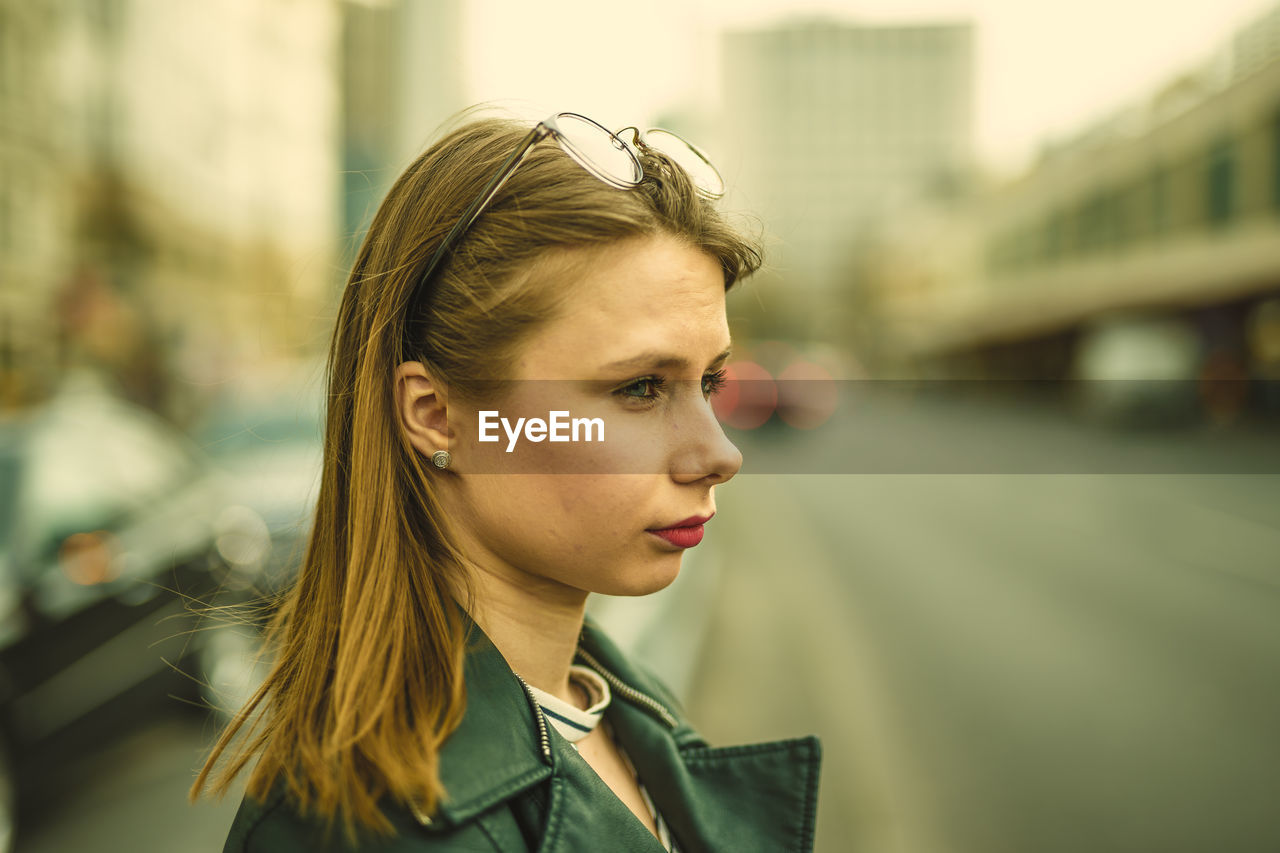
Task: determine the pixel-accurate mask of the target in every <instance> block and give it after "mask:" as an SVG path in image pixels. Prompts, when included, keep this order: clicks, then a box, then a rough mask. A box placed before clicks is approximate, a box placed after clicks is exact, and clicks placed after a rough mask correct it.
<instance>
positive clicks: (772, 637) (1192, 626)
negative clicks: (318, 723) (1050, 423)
mask: <svg viewBox="0 0 1280 853" xmlns="http://www.w3.org/2000/svg"><path fill="white" fill-rule="evenodd" d="M935 415H936V410H929V414H928V415H927V420H928V422H929V423H932V424H936V423H937V421H936V418H935ZM879 417H880V420H879V421H877V423H880V424H882V425H883V426H885V429H886V430H887V432H889V433H893V434H900V433H907V434H913V433H912V431H913V430H919V429H920V428H921V423H920V422H919V420H918V419H919V418H920V417H925V415H921V414H920V413H918V412H916V410H914V409H903V410H901V411H899V412H897V414H895V415H893V417H894V418H897V419H899V421H900V423H897V425H896V426H895V424H894V423H891V422H890V421H891V419H889V416H888V415H883V414H882V415H881V416H879ZM913 418H915V419H916V420H912V419H913ZM987 423H988V428H989V432H988V436H989V441H990V443H991V445H992V446H993V447H1000V446H1006V445H1007V446H1011V447H1021V446H1025V445H1027V444H1028V443H1034V442H1029V439H1028V438H1027V431H1028V430H1035V429H1037V428H1038V427H1036V426H1035V425H1034V422H1033V421H1030V420H1028V419H1026V418H1022V417H1020V416H1018V415H1016V414H1011V413H1005V414H1002V415H992V416H991V417H989V418H988V419H987ZM934 428H935V429H936V426H935V427H934ZM1080 429H1081V431H1079V433H1078V434H1077V435H1076V436H1075V438H1074V440H1075V441H1077V442H1078V443H1082V444H1083V443H1089V442H1094V443H1104V444H1105V443H1106V442H1109V441H1112V440H1113V439H1114V440H1123V441H1131V438H1126V437H1123V436H1121V437H1120V438H1114V437H1111V436H1110V434H1108V433H1106V432H1103V431H1085V430H1083V428H1080ZM1195 435H1196V433H1188V434H1187V437H1186V442H1187V445H1188V447H1189V448H1192V449H1189V450H1188V451H1187V452H1188V453H1195V452H1200V451H1198V450H1195V449H1194V448H1198V447H1201V446H1202V445H1201V443H1197V441H1196V440H1195ZM766 440H768V439H764V438H761V439H759V441H766ZM1234 446H1235V447H1236V449H1237V456H1238V455H1239V453H1240V452H1243V451H1240V450H1239V448H1241V447H1245V448H1247V447H1249V446H1253V445H1249V444H1248V443H1247V442H1244V443H1237V444H1235V445H1234ZM1256 446H1257V447H1259V448H1265V447H1266V445H1265V443H1257V444H1256ZM743 449H744V454H746V455H747V457H748V459H750V458H751V453H752V452H753V448H752V447H751V446H744V448H743ZM761 452H767V451H761ZM1205 452H1206V453H1207V452H1210V451H1205ZM1212 452H1217V451H1212ZM1259 452H1260V453H1264V455H1265V450H1260V451H1259ZM1233 458H1235V457H1233ZM1193 467H1194V466H1193ZM1203 467H1205V468H1206V469H1207V468H1208V467H1209V466H1203ZM1259 468H1260V470H1265V471H1271V472H1274V471H1275V470H1276V468H1275V467H1274V460H1273V459H1271V458H1268V459H1266V460H1265V461H1263V462H1260V464H1259ZM1230 470H1233V471H1234V470H1236V469H1235V468H1232V469H1230ZM717 505H718V512H717V517H716V519H715V520H714V521H713V522H711V523H710V524H709V525H708V527H707V544H709V545H712V546H713V547H714V548H715V549H717V551H718V552H719V556H720V558H721V565H722V569H721V571H720V590H719V593H718V595H717V596H716V598H715V601H716V606H715V607H714V611H713V612H711V613H709V614H708V619H709V620H710V624H709V630H708V631H707V634H706V636H707V640H706V643H705V645H704V647H703V649H702V653H701V656H700V660H699V662H698V665H697V666H696V667H695V668H694V670H693V676H692V684H691V693H690V701H689V709H688V710H689V712H690V714H691V716H692V718H693V720H694V721H695V723H696V724H698V725H699V726H700V728H701V729H702V730H703V731H704V733H705V734H706V735H707V736H708V738H709V739H710V740H711V741H712V743H713V744H716V745H728V744H731V743H741V742H748V741H758V740H773V739H779V738H784V737H791V736H797V735H803V734H809V733H816V734H818V735H820V736H821V738H822V741H823V748H824V765H823V766H824V770H823V779H822V785H823V787H822V792H821V796H820V799H819V821H818V836H817V846H818V849H819V850H820V851H824V853H840V852H841V851H875V853H882V852H883V853H948V851H955V853H1000V851H1037V853H1043V852H1044V851H1086V850H1087V851H1138V852H1139V853H1142V852H1143V851H1159V853H1172V852H1173V851H1205V850H1214V851H1255V850H1257V851H1263V850H1276V849H1280V821H1278V820H1277V819H1276V817H1275V802H1276V800H1277V797H1278V796H1280V730H1278V729H1277V724H1276V721H1277V720H1280V678H1277V664H1280V559H1277V555H1278V554H1280V475H1277V474H1275V473H1263V474H1240V473H1230V474H1225V473H1224V474H1215V473H1198V474H1141V473H1090V474H1063V473H1035V472H1028V473H1001V474H980V473H968V474H937V473H934V474H930V473H912V474H897V473H876V474H851V473H844V474H840V473H837V474H830V475H822V474H814V473H810V474H795V475H788V474H774V473H770V474H751V473H743V474H741V475H739V476H738V477H737V478H736V479H735V480H734V481H732V482H731V483H728V484H726V485H725V486H724V487H723V488H722V489H718V490H717ZM691 565H695V566H696V563H692V564H691ZM209 734H210V732H208V731H206V730H205V729H204V728H202V726H201V725H200V724H199V722H198V721H197V720H193V718H192V717H190V716H189V715H179V716H175V717H172V718H168V717H165V718H161V719H159V720H158V721H157V723H156V724H155V725H154V726H152V727H151V728H149V729H143V730H142V731H141V732H140V733H138V734H137V735H135V736H134V737H133V738H131V739H130V740H128V741H125V742H123V743H119V744H115V745H112V746H109V747H106V748H104V750H103V753H102V755H100V756H89V757H86V760H85V766H84V767H83V768H76V769H75V772H73V773H69V774H68V777H69V778H68V793H67V796H66V799H65V800H64V801H63V803H62V804H61V806H60V808H59V809H58V810H56V811H51V812H48V813H46V814H45V815H44V816H43V817H41V818H40V820H39V822H38V823H30V824H29V825H28V826H27V827H25V830H26V832H25V835H24V837H23V840H22V843H21V845H20V849H22V850H27V851H32V853H53V851H65V850H121V851H125V850H127V851H135V853H143V851H152V850H154V851H167V853H172V851H188V850H190V851H196V850H217V849H220V845H221V843H222V840H223V838H224V837H225V831H226V826H227V825H228V823H229V822H230V819H231V815H232V814H233V812H234V809H235V803H234V802H231V801H228V802H227V803H224V804H222V805H219V806H212V805H201V806H197V807H189V806H186V805H185V799H184V798H185V791H186V787H187V786H188V785H189V782H190V779H191V772H192V770H193V769H194V768H195V767H196V766H197V765H198V760H199V759H198V756H199V749H200V748H201V746H202V744H204V743H205V742H206V738H207V737H208V736H209ZM236 799H238V797H237V798H236Z"/></svg>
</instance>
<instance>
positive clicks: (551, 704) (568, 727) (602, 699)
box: [529, 664, 680, 853]
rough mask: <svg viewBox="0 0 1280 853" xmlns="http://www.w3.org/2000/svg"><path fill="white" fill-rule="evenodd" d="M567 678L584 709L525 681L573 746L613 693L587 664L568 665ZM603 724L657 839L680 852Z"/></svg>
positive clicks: (589, 730)
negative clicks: (587, 702)
mask: <svg viewBox="0 0 1280 853" xmlns="http://www.w3.org/2000/svg"><path fill="white" fill-rule="evenodd" d="M569 680H570V681H571V682H572V683H574V684H576V685H578V686H579V687H581V688H582V689H583V691H584V692H585V693H586V694H587V696H589V697H590V703H591V704H590V705H589V706H588V707H587V709H586V710H585V711H584V710H583V709H581V708H579V707H578V706H576V705H572V704H570V703H568V702H566V701H564V700H563V699H560V698H558V697H556V696H552V695H551V694H550V693H547V692H545V691H543V690H539V689H538V688H536V687H534V686H533V685H532V684H530V685H529V690H530V691H531V692H532V693H533V696H534V698H535V699H537V700H538V705H539V706H541V708H542V713H543V714H545V715H546V717H547V721H548V722H550V723H551V725H552V727H554V728H555V730H556V731H557V732H559V733H560V735H561V736H562V737H563V738H564V739H565V740H567V741H569V743H570V745H572V746H573V748H574V749H577V748H578V743H577V742H578V741H580V740H582V739H583V738H584V737H586V736H587V735H589V734H591V733H592V732H593V731H595V729H596V726H598V725H600V724H601V723H602V722H603V721H604V711H605V708H608V707H609V702H610V700H611V699H612V698H613V694H612V693H610V691H609V682H607V681H605V680H604V679H603V678H601V677H600V675H599V673H597V672H596V671H595V670H593V669H591V668H589V667H585V666H580V665H578V664H574V665H573V666H571V667H569ZM604 728H605V732H606V733H608V734H609V737H610V740H612V741H613V744H614V746H615V747H616V748H617V750H618V753H619V754H620V755H621V756H622V760H623V762H624V763H625V764H626V765H627V769H629V770H630V771H631V775H632V776H634V777H635V780H636V785H637V786H638V787H639V788H640V797H641V798H642V799H643V800H644V804H645V807H646V808H648V809H649V814H650V816H652V817H653V823H654V826H655V827H656V828H657V830H658V841H660V842H661V843H662V846H663V847H664V848H666V849H667V850H668V851H670V853H680V848H679V847H678V846H676V843H675V840H674V839H673V838H672V837H671V830H670V829H669V828H668V827H667V824H666V821H664V820H663V819H662V815H661V814H659V813H658V808H657V806H655V805H654V802H653V798H652V797H650V796H649V792H648V791H647V790H645V787H644V785H643V784H642V783H641V782H640V776H639V774H638V773H636V768H635V765H634V764H632V763H631V758H630V756H628V755H627V753H626V751H625V750H623V748H622V744H620V743H618V740H617V738H615V737H613V734H612V732H611V731H610V729H609V724H608V723H607V722H606V723H604Z"/></svg>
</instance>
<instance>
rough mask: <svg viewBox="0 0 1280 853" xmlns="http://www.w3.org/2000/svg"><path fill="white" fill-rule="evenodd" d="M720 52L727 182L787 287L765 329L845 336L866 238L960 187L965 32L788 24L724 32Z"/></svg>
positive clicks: (968, 52)
mask: <svg viewBox="0 0 1280 853" xmlns="http://www.w3.org/2000/svg"><path fill="white" fill-rule="evenodd" d="M722 57H723V60H722V62H723V68H722V73H723V90H724V104H725V110H726V115H725V122H724V124H725V130H726V138H725V140H724V148H725V152H726V156H725V163H726V170H727V173H728V177H729V185H730V187H733V188H735V190H736V192H737V196H736V198H737V200H738V201H739V203H740V204H741V206H742V207H744V208H746V209H749V210H753V211H755V212H757V213H758V214H759V215H760V216H761V217H762V218H763V219H764V221H765V222H767V223H768V232H769V237H770V244H769V247H768V250H769V269H768V270H767V271H766V272H765V275H764V278H765V279H766V280H774V281H779V282H785V290H786V292H787V293H788V298H787V300H786V303H785V304H782V305H779V306H777V311H776V316H775V317H774V318H773V322H775V323H777V324H778V325H779V326H780V327H781V328H778V329H772V330H769V331H772V332H780V333H783V334H787V335H791V336H795V337H827V338H832V337H836V336H839V335H840V334H842V333H843V331H844V327H845V322H844V320H843V319H842V317H841V314H842V312H841V310H839V309H840V308H843V307H844V306H845V305H846V304H847V301H846V300H844V299H841V298H839V295H840V294H841V293H842V292H845V291H847V290H849V289H850V288H852V287H855V286H856V283H855V282H853V281H852V280H851V277H850V274H849V273H850V268H851V265H852V263H853V261H854V260H855V258H856V253H857V248H856V244H857V241H858V234H859V233H860V232H861V230H862V229H863V228H865V227H866V225H867V224H868V223H869V222H871V221H872V220H873V219H874V218H875V216H876V214H877V212H878V211H879V210H880V209H881V208H882V207H883V206H884V205H886V204H888V203H890V202H891V201H892V200H893V199H894V198H897V197H900V196H902V195H913V194H916V193H921V192H924V193H929V194H941V195H943V196H949V195H953V194H954V193H956V192H957V191H958V190H959V189H960V188H961V187H962V186H963V185H964V184H965V182H966V181H967V176H968V174H969V172H970V170H971V167H972V158H973V118H972V113H973V28H972V26H971V25H970V24H968V23H954V24H951V23H947V24H919V25H917V24H912V25H902V26H885V25H862V24H853V23H844V22H838V21H834V20H795V21H787V22H783V23H780V24H777V25H774V26H770V27H766V28H762V29H752V30H736V31H729V32H727V33H725V34H724V36H723V51H722ZM818 304H822V305H823V308H822V310H815V307H816V305H818Z"/></svg>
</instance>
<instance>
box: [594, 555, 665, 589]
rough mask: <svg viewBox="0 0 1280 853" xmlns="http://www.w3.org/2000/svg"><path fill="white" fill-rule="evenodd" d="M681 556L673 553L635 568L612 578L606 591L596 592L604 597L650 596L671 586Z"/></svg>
mask: <svg viewBox="0 0 1280 853" xmlns="http://www.w3.org/2000/svg"><path fill="white" fill-rule="evenodd" d="M683 556H684V553H683V552H679V553H674V554H671V555H669V557H668V558H667V559H663V560H658V561H654V562H650V563H647V564H646V565H643V566H637V567H635V568H634V569H633V570H631V571H628V572H626V573H624V574H622V575H620V576H618V577H616V578H612V579H611V580H612V582H611V583H610V584H609V586H608V588H607V589H599V590H596V592H600V593H603V594H604V595H625V596H638V595H650V594H652V593H655V592H658V591H659V590H663V589H666V588H667V587H669V586H671V583H672V581H674V580H675V579H676V575H678V574H680V562H681V557H683Z"/></svg>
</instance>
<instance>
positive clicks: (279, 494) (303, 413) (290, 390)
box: [193, 363, 324, 587]
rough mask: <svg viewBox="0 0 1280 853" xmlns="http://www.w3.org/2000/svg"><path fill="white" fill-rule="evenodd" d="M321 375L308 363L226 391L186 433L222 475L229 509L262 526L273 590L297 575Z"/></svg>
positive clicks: (315, 482)
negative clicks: (248, 513) (241, 510)
mask: <svg viewBox="0 0 1280 853" xmlns="http://www.w3.org/2000/svg"><path fill="white" fill-rule="evenodd" d="M321 375H322V368H321V367H320V366H319V365H315V364H311V363H307V364H303V365H298V366H293V367H289V368H286V369H285V370H284V371H282V372H279V373H267V372H262V373H260V375H258V376H256V377H255V378H254V379H253V380H252V381H251V382H249V383H244V384H236V385H233V386H229V387H228V388H227V389H225V390H224V391H223V393H222V394H220V395H219V396H218V397H217V399H215V400H214V402H213V403H212V405H211V406H210V407H209V415H208V416H207V417H206V418H205V419H204V421H203V422H202V423H201V424H200V425H198V426H197V427H196V428H195V430H194V431H193V435H194V437H195V440H196V442H197V444H199V445H200V447H201V448H202V449H203V450H204V451H205V452H206V453H207V454H208V455H209V457H210V459H211V460H212V462H213V464H214V465H216V466H218V467H219V468H220V469H221V470H222V471H223V472H225V473H226V474H227V477H228V479H229V481H230V483H231V488H232V490H233V495H234V498H235V502H236V504H237V505H239V506H243V507H246V508H248V509H250V510H252V511H253V512H254V514H256V515H257V516H258V517H260V518H262V519H263V521H264V522H265V523H266V525H267V531H268V534H269V536H270V542H271V548H270V553H269V555H268V557H267V560H266V566H265V569H264V579H265V580H266V581H268V582H269V583H270V585H271V586H273V587H278V586H280V585H283V584H284V583H286V582H287V581H288V580H289V579H290V578H292V577H293V575H294V574H295V573H296V571H297V568H298V566H300V565H301V562H302V558H303V556H304V551H305V548H306V542H307V539H308V537H309V535H310V531H311V522H312V516H313V515H314V513H315V504H316V498H317V497H318V495H319V491H320V472H321V463H322V460H323V447H324V445H323V438H324V425H323V422H322V420H323V417H324V394H323V391H324V389H323V385H322V383H321V381H320V378H321Z"/></svg>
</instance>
